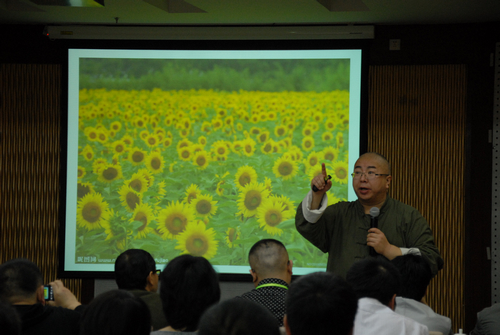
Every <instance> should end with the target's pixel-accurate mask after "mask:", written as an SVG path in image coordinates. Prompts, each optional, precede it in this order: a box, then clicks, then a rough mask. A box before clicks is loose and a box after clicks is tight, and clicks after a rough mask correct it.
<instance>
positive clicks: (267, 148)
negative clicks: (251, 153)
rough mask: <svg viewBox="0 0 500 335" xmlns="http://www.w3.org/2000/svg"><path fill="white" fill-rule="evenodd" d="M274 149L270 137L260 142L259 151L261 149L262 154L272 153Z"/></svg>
mask: <svg viewBox="0 0 500 335" xmlns="http://www.w3.org/2000/svg"><path fill="white" fill-rule="evenodd" d="M273 149H274V141H273V140H272V139H269V140H267V141H266V142H264V143H263V144H262V147H261V148H260V151H262V153H263V154H266V155H268V154H272V153H273Z"/></svg>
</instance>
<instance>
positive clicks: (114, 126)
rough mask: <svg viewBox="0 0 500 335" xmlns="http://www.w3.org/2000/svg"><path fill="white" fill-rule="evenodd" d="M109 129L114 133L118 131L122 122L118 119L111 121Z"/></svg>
mask: <svg viewBox="0 0 500 335" xmlns="http://www.w3.org/2000/svg"><path fill="white" fill-rule="evenodd" d="M109 129H111V130H113V131H114V132H115V133H117V132H119V131H120V130H121V129H122V124H121V122H119V121H113V122H111V126H110V127H109Z"/></svg>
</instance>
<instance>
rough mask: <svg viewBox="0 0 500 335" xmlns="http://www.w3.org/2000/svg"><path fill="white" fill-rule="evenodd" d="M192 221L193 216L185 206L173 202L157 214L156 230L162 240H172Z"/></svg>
mask: <svg viewBox="0 0 500 335" xmlns="http://www.w3.org/2000/svg"><path fill="white" fill-rule="evenodd" d="M193 219H194V214H193V212H192V210H191V208H189V206H188V205H187V204H183V203H179V202H173V203H170V204H169V205H168V206H167V208H165V209H164V210H162V211H161V212H160V213H159V214H158V230H159V231H160V233H161V236H162V238H163V239H167V238H168V239H174V238H176V237H178V236H177V235H179V234H180V233H182V232H183V231H184V230H185V229H186V226H187V225H188V223H190V222H192V221H193Z"/></svg>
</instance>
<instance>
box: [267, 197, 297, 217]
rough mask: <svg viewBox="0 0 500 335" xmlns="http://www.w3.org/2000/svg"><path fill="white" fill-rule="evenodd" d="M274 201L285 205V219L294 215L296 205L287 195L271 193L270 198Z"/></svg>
mask: <svg viewBox="0 0 500 335" xmlns="http://www.w3.org/2000/svg"><path fill="white" fill-rule="evenodd" d="M270 199H272V200H273V201H274V202H280V203H282V204H283V206H285V211H284V213H285V217H286V218H287V219H289V218H291V217H293V216H295V211H296V206H295V203H294V202H293V201H292V200H291V199H290V198H288V197H285V196H284V195H273V196H271V198H270Z"/></svg>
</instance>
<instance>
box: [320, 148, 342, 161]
mask: <svg viewBox="0 0 500 335" xmlns="http://www.w3.org/2000/svg"><path fill="white" fill-rule="evenodd" d="M322 153H323V158H324V159H325V160H327V161H330V162H334V161H336V160H338V158H339V149H335V148H334V147H332V146H329V147H326V148H325V149H323V151H322Z"/></svg>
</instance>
